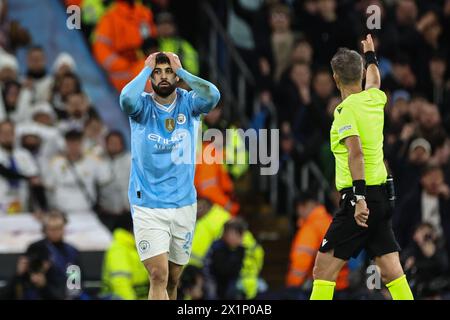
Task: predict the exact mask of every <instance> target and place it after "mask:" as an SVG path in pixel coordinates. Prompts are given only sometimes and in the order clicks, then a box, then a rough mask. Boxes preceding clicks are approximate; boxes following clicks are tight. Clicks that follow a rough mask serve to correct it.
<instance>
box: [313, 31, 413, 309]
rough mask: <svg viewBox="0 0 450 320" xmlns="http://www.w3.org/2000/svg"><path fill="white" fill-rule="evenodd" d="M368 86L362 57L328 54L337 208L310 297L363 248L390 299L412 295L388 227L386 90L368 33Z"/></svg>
mask: <svg viewBox="0 0 450 320" xmlns="http://www.w3.org/2000/svg"><path fill="white" fill-rule="evenodd" d="M362 44H363V48H364V55H365V61H366V68H367V70H366V86H365V88H364V90H363V89H362V86H361V83H362V79H363V75H364V67H363V58H362V57H361V55H360V54H359V53H357V52H356V51H353V50H349V49H344V48H341V49H339V50H338V52H337V53H336V54H335V55H334V57H333V59H332V60H331V67H332V69H333V78H334V80H335V82H336V86H337V88H338V89H339V91H340V93H341V97H342V102H341V104H339V105H338V106H337V107H336V110H335V111H334V121H333V125H332V127H331V133H330V139H331V149H332V151H333V154H334V156H335V158H336V188H337V189H338V190H339V191H340V193H341V202H340V209H339V211H338V212H337V213H336V215H335V216H334V219H333V221H332V223H331V225H330V227H329V229H328V231H327V233H326V234H325V237H324V239H323V241H322V246H321V248H320V249H319V253H318V254H317V257H316V262H315V266H314V270H313V276H314V284H313V290H312V294H311V300H331V299H333V293H334V287H335V285H336V283H335V281H336V277H337V275H338V273H339V271H340V270H341V268H342V267H343V266H344V264H345V263H346V261H347V260H349V259H350V258H351V257H356V256H357V255H358V254H359V252H360V251H361V250H362V249H366V250H367V252H368V254H369V255H370V256H371V257H372V258H374V259H375V263H376V264H377V265H378V267H379V268H380V271H381V278H382V280H383V282H384V283H385V284H386V286H387V287H388V289H389V291H390V293H391V296H392V298H393V299H394V300H412V299H413V296H412V293H411V290H410V288H409V285H408V282H407V280H406V277H405V275H404V273H403V269H402V266H401V264H400V260H399V255H398V251H399V250H400V248H399V245H398V244H397V241H396V240H395V236H394V233H393V230H392V222H391V215H392V210H391V208H390V204H389V200H388V189H387V187H386V180H387V171H386V167H385V165H384V156H383V122H384V105H385V104H386V95H385V93H384V92H383V91H381V90H380V89H379V88H380V82H381V80H380V73H379V71H378V63H377V59H376V56H375V49H374V45H373V41H372V37H371V36H370V35H367V37H366V39H365V40H363V41H362Z"/></svg>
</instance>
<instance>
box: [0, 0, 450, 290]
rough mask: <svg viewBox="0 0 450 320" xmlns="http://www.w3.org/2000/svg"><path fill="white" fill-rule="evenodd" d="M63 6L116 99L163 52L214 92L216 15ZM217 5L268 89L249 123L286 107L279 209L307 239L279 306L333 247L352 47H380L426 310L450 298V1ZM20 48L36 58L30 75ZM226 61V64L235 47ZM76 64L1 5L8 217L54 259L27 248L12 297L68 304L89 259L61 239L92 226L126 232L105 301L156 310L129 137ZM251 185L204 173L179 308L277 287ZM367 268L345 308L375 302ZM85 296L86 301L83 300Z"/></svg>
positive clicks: (1, 193) (216, 118)
mask: <svg viewBox="0 0 450 320" xmlns="http://www.w3.org/2000/svg"><path fill="white" fill-rule="evenodd" d="M61 2H64V4H65V5H66V6H70V5H79V6H80V7H81V9H82V11H81V12H82V30H81V31H82V32H83V33H84V35H85V40H86V43H87V44H88V45H89V46H90V47H91V51H92V55H93V57H94V59H95V60H96V61H97V63H98V65H99V66H100V67H101V68H102V69H103V70H104V72H105V74H106V75H107V77H108V78H109V81H110V84H111V85H112V87H113V88H114V90H116V91H117V92H119V91H120V90H121V89H122V87H123V86H124V85H125V84H126V83H127V82H128V81H130V80H131V79H132V78H133V77H134V76H135V75H136V74H137V73H138V72H139V71H140V70H141V68H142V67H143V62H144V60H145V57H146V56H148V54H150V53H152V52H155V51H171V52H174V53H176V54H178V56H180V58H181V60H182V62H183V66H184V67H185V68H186V69H187V70H188V71H190V72H191V73H193V74H197V75H201V76H204V77H205V78H208V74H207V73H206V72H207V68H206V62H207V60H208V56H207V53H203V54H199V52H198V50H199V48H204V43H203V42H204V41H207V40H205V39H208V31H209V30H208V27H207V24H206V22H205V19H204V17H203V16H200V17H198V19H197V18H195V19H194V18H193V17H197V15H198V13H199V10H200V5H201V3H202V1H200V0H195V1H189V4H188V1H176V0H143V1H133V0H117V1H113V0H65V1H61ZM205 2H208V3H210V4H211V5H212V7H213V9H214V11H215V13H216V15H217V17H218V19H219V21H220V22H221V23H222V25H223V27H224V29H225V30H226V31H227V33H228V35H229V36H230V38H231V40H232V42H233V44H234V46H235V47H236V49H237V51H238V53H239V55H240V57H241V58H242V59H243V60H244V61H245V63H246V65H247V66H248V67H249V69H250V70H251V72H252V74H253V75H254V77H255V79H256V83H255V84H253V85H250V86H249V87H248V92H247V95H246V97H247V98H248V101H246V110H245V114H246V116H247V117H248V118H249V119H252V120H255V119H260V118H259V117H260V114H258V113H255V109H254V108H253V106H254V100H255V101H257V103H258V104H260V105H261V108H260V110H262V111H260V112H264V110H265V107H268V106H269V105H274V106H275V111H276V113H275V115H274V114H272V115H271V117H272V120H274V121H276V125H277V127H278V128H280V171H279V173H278V177H277V179H278V195H279V201H278V207H277V208H273V210H274V211H275V212H276V213H277V214H278V215H280V216H283V215H287V216H288V217H290V220H291V221H290V222H291V224H292V229H293V230H295V235H294V237H293V242H292V248H291V254H290V258H289V262H287V264H288V272H287V274H286V288H287V289H286V290H285V291H283V292H280V293H279V295H275V296H274V297H285V298H294V299H302V298H305V297H307V296H308V295H307V292H308V290H309V288H310V284H311V271H312V270H311V269H312V265H313V261H314V257H315V254H316V252H317V250H318V248H319V246H320V241H319V242H318V240H317V239H320V238H321V237H323V233H324V232H325V230H326V228H327V227H328V225H329V223H330V217H331V214H332V213H333V212H334V210H335V209H336V207H337V205H338V196H337V192H336V190H334V159H333V156H332V154H331V152H330V147H329V130H330V126H331V122H332V120H333V119H332V114H333V111H334V108H335V107H336V105H337V104H339V102H340V101H341V97H340V96H339V94H338V92H337V90H336V88H335V85H334V81H333V76H332V73H331V69H330V66H329V61H330V59H331V57H332V56H333V54H334V53H335V52H336V51H337V49H338V48H339V47H342V46H345V47H348V48H351V49H355V50H358V51H359V49H360V40H361V39H362V38H363V37H364V36H365V34H366V33H367V32H370V33H371V34H372V36H373V37H374V40H375V44H376V51H377V55H378V60H379V64H380V71H381V76H382V90H384V91H385V92H386V94H387V96H388V103H387V105H386V119H385V158H386V161H387V164H388V167H389V169H390V170H391V171H392V173H393V176H394V178H395V183H396V190H397V195H398V196H397V206H396V209H395V210H394V211H393V213H392V214H393V223H394V229H395V232H396V236H397V238H398V241H399V243H400V245H401V246H402V248H403V249H404V250H403V252H402V262H403V264H404V268H405V270H406V272H407V273H408V276H409V279H411V284H412V287H413V290H414V292H415V294H416V296H417V297H420V298H435V297H441V298H445V297H447V296H446V292H448V291H449V283H450V282H449V278H450V277H449V275H450V271H449V266H448V258H449V257H450V219H449V217H448V213H449V212H450V188H449V183H450V136H449V133H450V111H449V110H450V81H449V73H450V71H449V68H448V66H449V62H450V51H449V49H450V48H449V43H450V0H417V1H414V0H386V1H381V0H362V1H356V0H343V1H337V0H205ZM370 5H376V6H378V8H380V13H381V20H380V26H381V28H380V29H374V30H368V29H367V26H366V21H367V18H368V17H369V15H370V14H368V13H367V11H366V9H367V7H369V6H370ZM19 48H25V49H26V60H25V62H24V63H25V64H24V66H21V68H19V62H18V60H17V56H16V53H17V50H18V49H19ZM219 54H226V48H225V47H224V52H219ZM219 61H221V60H220V59H219ZM77 63H80V62H79V61H78V62H76V61H75V60H74V59H73V58H72V57H71V55H70V54H69V53H66V52H61V53H59V55H58V57H57V58H56V59H55V60H54V61H48V60H47V53H46V52H45V50H44V49H43V47H41V46H39V45H37V44H35V43H34V42H33V39H32V37H31V36H30V33H29V32H28V31H27V30H26V29H24V28H23V27H22V26H21V24H20V21H13V20H11V19H10V18H9V16H8V8H7V0H0V89H1V95H0V214H18V213H23V212H31V213H34V214H35V215H36V217H38V218H39V219H41V220H42V223H43V225H44V229H43V231H44V240H43V243H44V244H42V243H41V244H37V245H36V246H37V247H38V248H39V247H43V248H44V249H42V250H34V249H36V248H35V247H36V246H34V249H32V247H33V246H31V247H30V249H29V250H28V251H27V253H26V254H25V256H24V257H22V258H21V259H20V260H19V261H18V264H17V270H16V275H15V277H14V279H12V280H11V281H10V282H9V283H8V286H7V289H8V290H6V291H5V292H6V293H7V296H8V297H16V298H18V299H25V298H51V297H54V298H55V297H57V298H68V297H69V296H67V294H68V293H67V292H65V291H64V290H63V286H62V285H61V283H62V282H61V281H62V280H61V279H64V277H63V276H62V275H61V272H62V271H64V270H63V269H64V266H65V265H67V264H69V263H70V264H72V263H73V264H77V263H78V262H77V259H78V258H77V255H78V253H77V252H76V249H75V248H72V247H71V246H69V245H68V244H65V243H64V241H63V231H61V230H63V227H64V224H65V219H66V218H65V217H67V219H70V216H71V215H72V214H79V213H82V212H87V211H90V212H94V213H95V214H97V215H98V217H99V219H100V220H101V221H102V222H103V223H104V225H105V226H106V227H107V228H108V229H109V230H111V231H112V232H113V243H112V245H111V248H110V249H109V250H108V252H107V253H106V255H105V259H104V266H103V279H102V283H103V288H102V292H101V296H102V297H109V298H124V299H133V298H145V297H146V290H147V289H148V280H147V277H146V274H145V270H144V269H142V266H141V265H140V262H139V261H138V256H137V253H135V247H134V240H133V237H132V232H131V230H132V229H131V228H130V221H129V204H128V200H127V189H128V172H129V165H130V154H129V152H128V150H127V146H126V143H125V139H124V137H123V136H122V134H121V133H120V132H116V131H110V130H109V129H108V128H107V127H106V126H105V124H104V123H103V121H102V119H101V117H100V116H99V114H98V113H97V112H96V107H95V101H92V100H91V99H90V97H89V96H88V95H87V94H86V92H85V90H84V89H85V88H83V82H82V76H81V75H79V74H78V73H77ZM219 67H221V66H219ZM20 70H23V72H22V73H21V72H20ZM234 73H236V70H235V71H234ZM232 79H233V81H234V80H235V78H232ZM181 86H183V84H181ZM146 90H147V91H151V90H152V89H151V86H150V85H148V86H147V88H146ZM223 107H224V105H223V102H221V103H220V105H219V106H218V108H216V109H215V110H213V111H212V112H211V113H210V114H209V115H208V116H207V117H205V119H204V122H203V129H207V128H215V129H219V130H225V129H236V125H237V123H239V121H236V120H239V119H233V118H230V119H228V118H227V119H226V118H224V116H223V113H224V112H223V111H222V110H223ZM265 119H266V118H265ZM269 120H270V119H266V120H265V121H266V122H265V123H264V124H263V125H262V126H263V127H264V126H268V121H269ZM253 123H254V122H253ZM243 145H245V141H243V139H242V137H240V136H239V135H238V134H235V135H234V136H233V139H232V140H230V141H228V140H227V141H226V146H225V147H224V148H225V149H226V150H225V151H228V150H229V149H230V150H232V152H235V150H241V152H243V153H244V154H243V156H244V157H246V156H247V153H246V151H245V148H244V151H242V148H239V146H243ZM203 147H204V148H206V147H208V144H204V145H203ZM215 147H217V146H215ZM237 152H239V151H237ZM307 163H313V164H315V165H316V166H317V167H318V168H319V170H320V173H321V177H322V178H321V179H323V181H314V180H311V181H310V185H309V188H310V189H311V190H312V191H313V192H309V193H308V192H306V193H305V194H303V193H302V195H301V196H299V197H297V200H296V201H295V202H293V201H289V199H288V195H289V194H290V193H291V194H292V192H294V194H299V193H300V191H301V189H302V188H301V174H300V173H301V170H302V168H303V167H304V166H305V164H307ZM248 175H251V170H250V169H249V166H248V164H241V165H226V166H225V165H208V164H204V163H202V164H199V165H197V170H196V177H195V184H196V187H197V191H198V194H199V205H198V207H199V210H198V224H197V229H196V236H195V237H194V239H193V254H192V259H191V262H190V265H189V266H188V267H187V268H186V269H185V272H184V274H183V278H182V281H181V288H180V295H179V296H180V297H184V298H190V299H201V298H208V299H215V298H229V299H242V298H248V299H250V298H254V297H257V296H258V294H260V297H265V296H264V294H263V292H264V291H265V290H266V289H267V288H266V284H265V283H264V281H262V280H261V279H260V272H261V270H262V268H263V261H264V250H263V248H262V246H261V245H260V244H259V243H258V241H257V239H256V237H255V235H253V234H252V233H251V232H250V230H249V229H248V226H247V223H246V222H245V221H244V220H242V217H241V214H240V213H241V211H242V207H243V206H244V205H245V201H244V200H245V199H243V200H239V198H238V197H236V193H237V192H236V184H237V183H239V182H240V181H242V178H245V176H248ZM324 181H325V182H326V185H328V186H330V187H329V188H328V189H327V190H326V197H325V201H319V200H318V197H317V192H316V191H317V189H318V187H319V186H323V185H324V184H323V182H324ZM311 190H310V191H311ZM303 191H305V190H303ZM266 198H267V199H266V200H268V196H267V197H266ZM61 214H62V215H61ZM54 225H56V226H54ZM56 229H58V230H60V232H61V234H60V235H57V236H56V237H55V236H54V235H53V236H52V235H51V232H52V230H53V231H55V230H56ZM52 239H53V240H52ZM286 249H287V248H286ZM36 252H38V253H36ZM36 256H39V258H36ZM224 261H225V262H224ZM224 263H225V265H226V266H227V267H226V268H224ZM369 263H370V261H366V260H365V258H364V254H362V255H361V257H360V259H358V260H355V261H351V263H350V264H349V267H348V268H347V269H344V270H343V272H342V274H341V275H340V280H339V290H338V292H339V295H340V296H341V297H343V298H345V297H354V298H361V297H367V298H373V297H374V296H373V295H370V294H368V293H367V292H366V291H364V290H363V289H364V288H365V286H366V285H365V276H364V275H365V268H366V267H367V265H368V264H369ZM55 268H56V269H58V270H57V271H55V270H54V269H55ZM63 274H65V271H64V272H63ZM44 275H45V276H44ZM58 281H59V282H58ZM64 281H65V280H64ZM52 283H57V284H55V285H53V284H52ZM17 288H20V290H19V289H17ZM36 288H38V289H39V290H36ZM42 288H45V290H41V289H42ZM64 288H65V285H64ZM25 289H27V290H25ZM28 289H29V290H28ZM24 292H26V293H24ZM266 294H267V293H266ZM269 296H270V295H269ZM77 297H78V298H83V297H84V296H83V293H82V292H79V293H78V295H77ZM379 297H381V298H383V296H382V295H381V296H379Z"/></svg>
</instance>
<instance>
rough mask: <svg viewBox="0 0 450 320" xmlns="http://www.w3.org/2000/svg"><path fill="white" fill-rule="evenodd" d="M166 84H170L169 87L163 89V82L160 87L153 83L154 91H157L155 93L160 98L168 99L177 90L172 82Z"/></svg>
mask: <svg viewBox="0 0 450 320" xmlns="http://www.w3.org/2000/svg"><path fill="white" fill-rule="evenodd" d="M164 82H165V83H168V84H169V85H168V86H165V87H161V83H162V82H160V83H159V84H158V85H156V84H154V83H153V81H152V88H153V91H155V93H156V94H157V95H158V96H160V97H162V98H167V97H168V96H170V95H171V94H172V92H173V91H174V90H175V85H174V84H171V83H170V82H168V81H164Z"/></svg>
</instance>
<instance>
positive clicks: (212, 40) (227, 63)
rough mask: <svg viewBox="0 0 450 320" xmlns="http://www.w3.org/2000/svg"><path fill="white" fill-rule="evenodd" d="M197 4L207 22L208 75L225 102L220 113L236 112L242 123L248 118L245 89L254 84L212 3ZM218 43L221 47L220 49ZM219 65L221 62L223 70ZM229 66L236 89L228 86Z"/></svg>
mask: <svg viewBox="0 0 450 320" xmlns="http://www.w3.org/2000/svg"><path fill="white" fill-rule="evenodd" d="M201 8H202V11H203V12H204V13H205V17H206V18H207V20H208V25H209V26H210V30H209V37H208V39H209V48H208V49H209V56H208V61H207V63H208V73H209V78H210V80H211V81H213V82H215V83H217V84H218V85H219V86H220V88H221V91H222V92H223V94H222V97H223V102H224V104H225V106H226V108H224V109H223V112H224V116H225V117H226V118H228V119H229V118H231V115H233V116H237V117H238V118H239V120H240V121H241V123H242V124H244V125H247V124H248V118H247V116H246V114H245V109H246V106H245V104H246V92H247V89H248V86H249V85H251V86H254V85H255V83H256V81H255V77H254V76H253V74H252V72H251V71H250V69H249V68H248V66H247V64H246V63H245V62H244V60H243V59H242V57H241V55H240V54H239V52H238V50H237V49H236V46H235V45H234V43H233V41H232V40H231V38H230V36H229V35H228V33H227V32H226V30H225V28H224V27H223V25H222V24H221V22H220V20H219V18H218V17H217V15H216V13H215V12H214V9H213V7H212V5H211V4H210V3H209V2H208V1H206V0H204V1H202V3H201ZM222 45H223V46H224V48H225V50H222ZM219 54H220V55H221V56H222V57H223V59H224V61H223V63H221V61H220V59H219ZM219 66H222V67H223V70H221V68H219ZM232 69H233V70H234V71H235V72H236V73H237V74H236V78H235V81H236V82H237V90H233V88H232V87H231V83H232V81H233V79H232Z"/></svg>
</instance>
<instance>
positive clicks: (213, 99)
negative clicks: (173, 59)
mask: <svg viewBox="0 0 450 320" xmlns="http://www.w3.org/2000/svg"><path fill="white" fill-rule="evenodd" d="M177 75H178V76H179V77H180V78H181V79H183V80H184V81H185V82H186V83H187V84H188V85H189V87H191V88H192V90H194V92H195V93H196V94H197V95H198V96H199V97H200V98H202V99H204V100H205V101H207V107H209V108H210V109H212V108H213V107H214V106H215V105H216V104H217V103H218V102H219V99H220V92H219V90H218V89H217V87H216V86H215V85H214V84H212V83H211V82H209V81H206V80H204V79H202V78H199V77H197V76H194V75H193V74H191V73H189V72H188V71H186V70H185V69H182V68H180V69H178V70H177Z"/></svg>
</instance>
